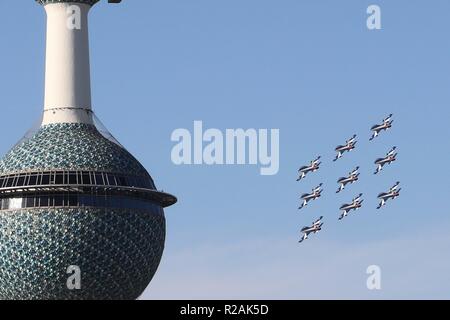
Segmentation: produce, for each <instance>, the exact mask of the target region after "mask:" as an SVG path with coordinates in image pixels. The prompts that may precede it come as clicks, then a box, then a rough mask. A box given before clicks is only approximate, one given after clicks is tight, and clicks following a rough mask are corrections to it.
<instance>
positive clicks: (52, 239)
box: [0, 124, 165, 299]
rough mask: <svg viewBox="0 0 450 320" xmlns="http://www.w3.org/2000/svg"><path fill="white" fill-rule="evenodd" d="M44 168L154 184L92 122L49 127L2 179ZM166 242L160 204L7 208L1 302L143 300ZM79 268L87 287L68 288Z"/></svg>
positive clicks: (26, 144) (26, 145)
mask: <svg viewBox="0 0 450 320" xmlns="http://www.w3.org/2000/svg"><path fill="white" fill-rule="evenodd" d="M36 170H44V171H45V170H99V171H107V172H114V173H122V174H129V175H134V176H141V177H146V178H148V179H151V177H150V175H149V174H148V173H147V171H146V170H145V169H144V168H143V167H142V166H141V165H140V164H139V162H138V161H137V160H136V159H135V158H134V157H133V156H131V155H130V154H129V153H128V152H127V151H126V150H125V149H123V148H122V147H121V146H119V145H118V144H115V143H114V142H111V141H110V140H108V139H106V138H104V137H103V136H102V135H101V134H100V133H99V132H98V131H97V129H96V128H95V127H94V126H91V125H84V124H53V125H46V126H43V127H42V128H40V130H39V131H38V132H37V133H36V134H34V136H32V137H31V138H30V139H28V140H25V141H23V142H21V143H19V144H18V145H17V146H15V147H14V148H13V149H12V150H11V151H10V152H9V153H8V154H7V155H6V156H5V157H4V158H3V159H2V160H1V161H0V175H7V174H10V173H21V172H28V171H36ZM152 185H153V182H152ZM164 241H165V218H164V212H163V208H162V207H161V206H158V205H154V206H151V207H149V208H148V209H127V208H94V207H80V208H73V207H70V208H69V207H68V208H28V209H17V210H15V209H14V210H0V299H136V298H138V297H139V295H140V294H141V293H142V292H143V290H144V289H145V288H146V287H147V285H148V284H149V283H150V281H151V279H152V277H153V276H154V274H155V272H156V269H157V267H158V265H159V262H160V259H161V256H162V253H163V249H164ZM71 265H76V266H78V267H79V268H80V270H81V290H69V289H68V288H67V279H68V277H69V276H70V274H67V268H68V267H69V266H71Z"/></svg>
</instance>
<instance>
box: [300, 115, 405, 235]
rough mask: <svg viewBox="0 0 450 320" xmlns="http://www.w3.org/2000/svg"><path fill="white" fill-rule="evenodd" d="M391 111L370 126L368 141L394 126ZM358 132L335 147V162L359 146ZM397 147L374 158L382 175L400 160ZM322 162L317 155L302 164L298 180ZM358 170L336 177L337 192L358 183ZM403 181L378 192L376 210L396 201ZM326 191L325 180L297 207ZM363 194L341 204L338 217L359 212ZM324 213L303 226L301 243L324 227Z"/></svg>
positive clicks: (339, 218)
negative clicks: (386, 166) (389, 166)
mask: <svg viewBox="0 0 450 320" xmlns="http://www.w3.org/2000/svg"><path fill="white" fill-rule="evenodd" d="M392 116H393V115H392V114H389V115H388V116H387V117H386V118H384V119H383V120H382V122H381V123H380V124H376V125H374V126H372V127H371V129H370V130H371V132H372V135H371V137H370V139H369V141H372V140H374V139H375V138H377V137H378V136H379V135H380V133H381V132H383V131H387V130H389V129H391V128H392V123H393V119H392ZM357 142H358V141H357V135H356V134H354V135H353V136H352V137H350V138H349V139H348V140H347V141H346V142H345V144H342V145H338V146H337V147H336V148H335V151H336V157H335V158H334V159H333V162H336V161H337V160H339V159H341V158H342V157H343V156H344V154H345V153H346V152H347V153H349V152H351V151H353V150H354V149H355V148H356V144H357ZM396 157H397V147H396V146H394V147H392V148H391V149H390V150H389V151H388V152H387V153H386V155H385V156H384V157H381V158H377V159H376V160H375V161H374V164H375V165H376V170H375V172H374V174H375V175H377V174H379V173H380V172H381V171H382V170H383V168H384V166H385V165H390V164H391V163H393V162H395V161H396V160H397V158H396ZM321 164H322V162H321V156H318V157H316V159H314V160H312V161H311V162H310V163H309V164H308V165H305V166H302V167H300V168H299V169H298V178H297V181H300V180H303V179H305V178H306V177H307V175H309V174H312V173H314V172H316V171H318V170H319V169H320V165H321ZM359 170H360V167H359V166H357V167H355V168H354V169H353V170H352V171H350V172H349V173H348V175H347V176H346V177H341V178H339V179H338V180H337V183H338V185H339V188H338V189H337V191H336V193H341V192H342V191H343V190H344V189H345V187H346V186H347V185H349V184H350V185H351V184H353V183H356V182H358V180H359V175H360V173H359ZM399 186H400V182H399V181H397V182H396V183H395V184H394V185H393V186H392V187H391V188H389V190H388V191H387V192H381V193H379V194H378V196H377V198H378V200H379V204H378V207H377V209H381V208H382V207H383V206H385V205H386V202H387V201H388V200H395V199H396V198H397V197H399V196H400V190H401V188H400V187H399ZM322 192H323V183H320V184H319V185H318V186H316V187H314V188H313V189H312V190H311V192H310V193H303V194H302V195H301V196H300V200H301V204H300V206H299V207H298V209H299V210H301V209H303V208H305V207H306V206H307V205H308V204H309V203H310V202H311V201H314V200H317V199H319V198H320V197H321V196H322ZM362 197H363V194H362V193H359V194H358V195H356V196H355V197H354V198H353V199H352V200H351V202H350V203H344V204H342V205H341V206H340V207H339V210H340V212H341V214H340V215H339V217H338V220H342V219H344V218H345V217H347V216H348V215H349V213H350V212H352V211H357V210H359V209H361V208H362V204H363V202H364V199H363V198H362ZM322 220H323V216H321V217H320V218H318V219H317V220H315V221H313V222H312V224H311V225H309V226H305V227H303V228H302V229H301V230H300V232H301V238H300V240H299V242H303V241H304V240H306V239H308V238H309V235H310V234H316V233H318V232H319V231H321V230H322V226H323V222H322Z"/></svg>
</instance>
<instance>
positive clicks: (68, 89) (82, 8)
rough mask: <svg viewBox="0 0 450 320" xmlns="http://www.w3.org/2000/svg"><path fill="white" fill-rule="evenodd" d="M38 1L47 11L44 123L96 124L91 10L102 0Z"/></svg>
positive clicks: (114, 0) (110, 0) (113, 0)
mask: <svg viewBox="0 0 450 320" xmlns="http://www.w3.org/2000/svg"><path fill="white" fill-rule="evenodd" d="M36 2H38V3H39V4H41V5H43V6H44V8H45V11H46V13H47V45H46V62H45V99H44V116H43V120H42V125H46V124H51V123H86V124H93V117H92V106H91V79H90V63H89V31H88V30H89V29H88V13H89V10H90V9H91V7H92V6H93V5H95V4H96V3H97V2H99V0H36ZM108 2H109V3H119V2H121V1H120V0H109V1H108Z"/></svg>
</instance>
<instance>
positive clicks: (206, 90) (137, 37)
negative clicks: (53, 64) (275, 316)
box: [0, 0, 450, 299]
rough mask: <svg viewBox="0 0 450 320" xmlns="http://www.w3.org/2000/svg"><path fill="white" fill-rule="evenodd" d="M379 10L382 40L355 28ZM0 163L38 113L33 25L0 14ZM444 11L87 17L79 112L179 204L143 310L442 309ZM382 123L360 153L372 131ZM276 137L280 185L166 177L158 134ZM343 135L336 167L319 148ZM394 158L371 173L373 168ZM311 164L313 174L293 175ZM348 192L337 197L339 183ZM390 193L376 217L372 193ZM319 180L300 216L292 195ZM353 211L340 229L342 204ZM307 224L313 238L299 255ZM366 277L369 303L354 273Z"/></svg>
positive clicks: (142, 10) (39, 75)
mask: <svg viewBox="0 0 450 320" xmlns="http://www.w3.org/2000/svg"><path fill="white" fill-rule="evenodd" d="M370 4H378V5H380V7H381V10H382V11H381V12H382V30H379V31H369V30H368V29H367V27H366V18H367V14H366V9H367V7H368V5H370ZM0 11H1V12H3V13H4V14H3V16H2V19H1V20H0V37H1V39H2V41H1V44H0V49H1V51H0V52H1V53H0V54H1V59H0V88H1V89H0V90H1V95H0V106H1V108H2V125H1V126H0V137H1V139H0V153H1V154H4V153H6V152H7V151H8V149H9V148H10V147H11V146H12V145H14V144H15V143H16V142H17V141H18V140H19V139H20V138H21V136H22V135H23V134H24V133H25V132H26V131H27V129H28V128H29V127H31V126H32V125H33V122H34V121H35V120H36V119H37V118H38V117H39V115H40V112H41V109H42V105H43V91H44V90H43V84H44V83H43V80H44V55H45V51H44V49H45V13H44V10H43V9H41V8H39V6H38V5H37V4H34V3H33V1H31V0H27V1H0ZM449 12H450V2H448V1H446V0H435V1H433V3H432V4H430V3H429V1H406V0H397V1H365V0H343V1H331V0H330V1H325V0H322V1H318V0H309V1H306V0H305V1H298V0H283V1H274V0H271V1H269V0H246V1H241V0H227V1H211V0H189V1H184V0H183V1H181V0H176V1H175V0H165V1H136V0H135V1H131V0H124V1H123V3H122V4H120V5H108V4H107V3H106V1H102V3H101V4H99V5H97V6H96V7H95V8H94V9H93V11H92V12H91V20H90V27H91V29H90V35H91V69H92V89H93V106H94V110H95V112H96V114H97V116H98V117H99V118H100V119H101V120H102V121H103V123H104V124H105V125H106V127H107V128H108V129H109V130H110V131H111V132H112V133H113V134H114V136H115V137H116V138H117V139H118V140H119V141H120V142H121V143H122V144H123V145H124V146H125V147H126V148H127V149H128V150H129V151H130V152H131V153H132V154H133V155H135V156H136V157H137V158H138V159H139V160H140V161H141V162H142V164H143V165H144V166H145V167H146V168H147V169H148V170H149V172H150V173H151V175H152V176H153V178H154V179H155V181H156V183H157V185H158V187H159V188H161V189H164V190H165V191H168V192H171V193H173V194H175V195H176V196H178V198H179V202H178V204H177V205H175V206H173V207H170V208H168V209H167V210H166V217H167V242H166V250H165V252H164V256H163V259H162V262H161V265H160V268H159V270H158V272H157V274H156V276H155V278H154V280H153V281H152V283H151V285H150V286H149V288H148V289H147V290H146V292H145V293H144V295H143V297H142V298H145V299H160V298H182V299H191V298H268V299H281V298H288V299H296V298H368V299H379V298H413V299H415V298H438V299H440V298H447V299H448V298H450V272H449V270H450V256H449V255H450V254H449V252H450V235H449V233H448V230H449V228H450V216H449V214H450V212H449V211H450V209H449V204H448V201H449V196H450V192H449V191H450V187H449V178H450V171H449V169H448V164H449V163H450V153H449V141H450V129H449V120H450V109H449V104H450V90H449V88H450V41H449V40H448V31H449V25H448V13H449ZM391 112H392V113H394V119H395V120H394V127H393V130H392V131H390V132H388V133H383V134H382V135H381V136H380V137H379V138H377V139H376V140H375V141H372V142H370V143H369V141H368V138H369V137H370V130H369V129H370V127H371V125H373V124H375V123H377V122H379V121H380V120H381V119H382V118H384V117H385V116H386V115H387V114H389V113H391ZM194 120H202V121H203V125H204V126H205V128H218V129H221V130H225V129H227V128H266V129H271V128H277V129H280V171H279V173H278V174H277V175H275V176H261V175H259V169H258V167H256V166H249V165H247V166H176V165H174V164H173V163H172V161H171V158H170V154H171V149H172V147H173V146H174V142H172V141H171V140H170V136H171V133H172V132H173V130H175V129H178V128H187V129H189V130H191V131H192V127H193V121H194ZM354 133H356V134H358V136H359V138H360V141H359V142H358V148H357V149H356V150H355V152H354V153H352V154H346V155H345V157H344V158H343V159H341V160H339V161H338V162H336V163H333V162H332V161H331V160H332V158H333V157H334V147H335V146H336V145H338V144H341V143H344V142H345V140H346V139H347V138H349V137H350V136H351V135H352V134H354ZM394 145H396V146H397V147H398V152H399V156H398V161H397V162H396V163H394V164H392V165H391V166H389V167H386V168H385V169H384V170H383V172H382V174H381V175H379V176H374V175H373V174H372V172H373V170H374V169H375V167H374V165H373V161H374V159H375V158H377V157H379V156H383V155H384V154H385V153H386V152H387V151H388V149H389V148H391V147H392V146H394ZM319 154H320V155H322V157H323V165H322V168H321V170H320V171H319V172H317V173H315V174H314V175H311V176H308V177H307V179H305V180H304V181H302V182H296V181H295V179H296V174H297V169H298V167H299V166H300V165H303V164H306V163H308V162H309V161H310V160H312V159H313V158H314V157H315V156H316V155H319ZM356 165H359V166H360V167H361V181H360V182H359V183H358V184H355V185H352V186H350V187H347V188H346V190H345V191H344V192H343V193H341V194H339V195H336V194H335V191H336V189H337V187H338V185H337V183H336V180H337V178H338V177H340V176H343V175H345V174H347V173H348V171H350V170H351V169H352V168H353V167H354V166H356ZM397 180H399V181H401V184H402V194H401V196H400V198H398V199H396V200H395V201H394V202H390V203H388V205H387V206H386V207H384V208H383V209H382V210H381V211H377V210H376V209H375V207H376V205H377V200H376V195H377V194H378V193H379V192H381V191H385V190H386V189H388V188H389V187H390V186H391V185H392V184H393V183H394V182H395V181H397ZM320 182H323V183H324V188H325V191H324V196H323V198H321V199H319V200H317V201H316V202H313V203H311V204H310V205H309V206H308V207H307V208H306V209H304V211H303V210H302V211H303V212H301V213H300V212H299V211H298V210H297V207H298V197H299V194H301V193H303V192H308V191H310V190H311V188H312V187H313V186H315V185H316V184H318V183H320ZM359 192H363V193H364V199H365V202H364V205H363V208H362V209H361V210H360V211H359V212H358V213H351V214H350V216H349V217H347V218H346V219H344V220H343V221H338V220H337V218H338V215H339V210H338V208H339V206H340V205H341V204H342V203H344V202H348V201H350V200H351V199H352V198H353V197H354V196H355V195H356V194H357V193H359ZM320 215H323V216H324V217H325V218H324V223H325V224H324V226H323V231H322V232H321V233H319V234H317V235H313V236H312V237H311V238H310V239H309V240H308V241H306V242H304V243H302V244H298V243H297V240H298V238H299V236H300V235H299V229H300V228H301V227H302V226H303V225H307V224H310V223H311V222H312V221H313V220H314V219H315V218H317V217H318V216H320ZM369 265H378V266H380V268H381V272H382V273H381V284H382V288H381V290H379V291H370V290H368V289H367V287H366V279H367V277H368V275H367V274H366V268H367V267H368V266H369Z"/></svg>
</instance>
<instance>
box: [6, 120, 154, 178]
mask: <svg viewBox="0 0 450 320" xmlns="http://www.w3.org/2000/svg"><path fill="white" fill-rule="evenodd" d="M33 170H96V171H109V172H115V173H123V174H131V175H138V176H149V175H148V173H147V171H146V170H145V168H144V167H143V166H142V165H141V164H140V163H139V162H138V161H137V160H136V159H135V158H134V157H133V156H132V155H131V154H130V153H129V152H128V151H127V150H125V149H124V148H122V147H121V146H119V145H118V144H116V143H114V142H112V141H110V140H108V139H106V138H105V137H103V136H102V135H101V134H100V132H99V131H98V130H97V129H96V127H95V126H93V125H89V124H81V123H58V124H48V125H45V126H43V127H41V128H40V129H39V130H38V131H37V132H36V133H35V134H34V135H33V136H32V137H31V138H30V139H27V140H24V141H23V142H21V143H19V144H18V145H16V146H15V147H14V148H13V149H12V150H10V151H9V152H8V153H7V154H6V156H5V157H3V159H1V160H0V174H2V175H4V174H8V173H16V172H24V171H33Z"/></svg>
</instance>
